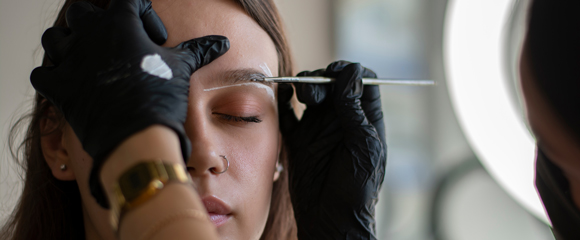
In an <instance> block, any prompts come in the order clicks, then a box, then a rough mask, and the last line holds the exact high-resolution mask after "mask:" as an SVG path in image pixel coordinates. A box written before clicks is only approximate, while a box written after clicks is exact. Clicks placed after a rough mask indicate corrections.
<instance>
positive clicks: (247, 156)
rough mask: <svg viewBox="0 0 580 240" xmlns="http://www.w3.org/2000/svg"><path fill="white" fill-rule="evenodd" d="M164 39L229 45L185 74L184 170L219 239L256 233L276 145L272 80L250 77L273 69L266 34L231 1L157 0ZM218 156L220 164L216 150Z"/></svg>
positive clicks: (269, 188)
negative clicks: (222, 40)
mask: <svg viewBox="0 0 580 240" xmlns="http://www.w3.org/2000/svg"><path fill="white" fill-rule="evenodd" d="M153 8H154V9H155V11H156V12H157V14H158V15H159V17H160V18H161V20H162V21H163V23H164V24H165V26H166V28H167V30H168V33H169V39H168V41H167V43H166V44H165V45H166V46H175V45H177V44H179V43H181V42H183V41H186V40H189V39H193V38H197V37H202V36H205V35H223V36H226V37H228V39H229V40H230V43H231V45H230V46H231V47H230V50H229V51H228V52H227V53H226V54H225V55H223V56H222V57H220V58H218V59H217V60H215V61H214V62H212V63H210V64H209V65H207V66H205V67H203V68H201V69H199V70H198V71H196V72H195V73H194V74H193V75H192V77H191V81H190V83H191V86H190V94H189V109H188V115H187V120H186V123H185V130H186V133H187V135H188V136H189V138H190V140H191V144H192V154H191V158H190V159H189V162H188V163H187V166H188V170H189V173H190V174H191V176H192V179H193V181H194V183H195V186H196V188H197V191H198V193H199V195H200V197H201V198H202V201H203V203H204V205H205V206H206V208H207V210H208V212H209V213H210V217H211V219H212V221H213V222H214V224H215V225H216V226H217V227H218V232H219V234H220V236H221V237H222V239H258V238H259V237H260V235H261V234H262V231H263V229H264V226H265V224H266V220H267V217H268V212H269V209H270V199H271V194H272V186H273V182H274V176H275V169H276V163H277V159H278V156H279V150H280V140H281V139H280V134H279V131H278V114H277V109H276V99H275V88H274V86H273V85H268V84H263V83H256V82H251V79H252V78H253V77H255V76H256V75H264V76H272V75H273V74H276V75H277V73H278V60H277V59H278V58H277V53H276V48H275V46H274V43H273V42H272V40H271V39H270V37H269V36H268V34H267V33H266V32H265V31H264V30H263V29H262V28H261V27H260V26H259V25H258V24H257V23H256V22H255V21H254V20H253V19H252V18H251V17H250V16H248V15H247V14H246V13H245V12H244V10H243V9H242V7H241V6H240V5H239V4H238V3H236V2H234V1H231V0H220V1H208V0H158V1H154V2H153ZM220 155H223V156H225V157H226V158H227V159H228V160H229V163H230V166H229V168H228V170H227V171H226V172H225V173H222V174H218V173H215V172H219V171H223V170H224V166H225V164H226V162H225V160H224V159H223V158H222V157H220Z"/></svg>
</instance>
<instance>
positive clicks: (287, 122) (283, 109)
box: [278, 83, 298, 136]
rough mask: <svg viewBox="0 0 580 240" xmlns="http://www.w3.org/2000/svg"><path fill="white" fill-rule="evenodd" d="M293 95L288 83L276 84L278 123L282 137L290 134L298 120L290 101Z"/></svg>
mask: <svg viewBox="0 0 580 240" xmlns="http://www.w3.org/2000/svg"><path fill="white" fill-rule="evenodd" d="M292 95H294V89H293V88H292V85H291V84H289V83H279V84H278V118H279V122H280V132H281V133H282V135H283V136H287V135H288V134H290V133H292V132H293V131H294V129H295V127H296V125H297V124H298V118H297V117H296V114H294V109H293V108H292V103H291V102H290V100H291V99H292Z"/></svg>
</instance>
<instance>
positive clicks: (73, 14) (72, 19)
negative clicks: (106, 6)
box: [65, 1, 103, 31]
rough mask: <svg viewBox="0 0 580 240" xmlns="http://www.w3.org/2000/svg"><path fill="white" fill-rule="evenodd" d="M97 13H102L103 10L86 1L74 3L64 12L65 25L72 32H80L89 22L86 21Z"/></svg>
mask: <svg viewBox="0 0 580 240" xmlns="http://www.w3.org/2000/svg"><path fill="white" fill-rule="evenodd" d="M97 11H103V9H101V8H99V7H97V6H95V5H93V4H92V3H89V2H86V1H79V2H75V3H73V4H72V5H70V7H69V8H68V10H67V11H66V16H65V17H66V23H67V25H68V27H69V28H70V29H72V30H73V31H82V30H84V29H85V25H86V23H88V22H89V21H88V20H87V19H88V18H90V17H91V16H93V14H94V13H95V12H97Z"/></svg>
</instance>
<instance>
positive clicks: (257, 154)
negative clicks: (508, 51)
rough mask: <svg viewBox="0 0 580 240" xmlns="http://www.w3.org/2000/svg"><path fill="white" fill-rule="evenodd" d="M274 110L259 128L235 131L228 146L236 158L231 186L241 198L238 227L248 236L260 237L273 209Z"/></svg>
mask: <svg viewBox="0 0 580 240" xmlns="http://www.w3.org/2000/svg"><path fill="white" fill-rule="evenodd" d="M273 110H274V111H272V114H271V115H273V116H276V117H272V116H271V117H270V119H268V120H266V119H263V122H262V123H259V124H257V126H258V125H259V126H260V127H257V128H256V129H252V130H247V131H244V133H243V134H232V133H231V132H230V133H229V134H227V135H225V136H224V137H226V138H227V139H228V141H227V142H226V144H225V146H228V149H227V151H228V152H229V153H231V154H232V156H233V157H234V158H233V159H235V160H233V161H232V164H233V165H232V170H234V171H232V172H231V173H230V176H231V178H232V179H231V180H232V181H231V182H229V183H230V184H232V187H233V188H232V189H233V190H234V191H235V192H236V194H235V195H236V196H235V197H236V198H237V199H239V200H240V202H239V204H240V208H239V209H243V214H241V215H240V218H239V224H240V225H239V227H240V229H243V231H244V232H245V234H243V235H245V236H247V237H249V238H252V237H250V236H259V234H261V232H262V231H263V229H264V226H265V224H266V220H267V217H268V213H269V209H270V200H271V196H272V186H273V182H274V180H273V176H274V171H275V166H276V161H277V160H278V140H279V139H278V133H279V131H278V118H277V115H276V114H274V112H275V109H273ZM228 188H229V187H228Z"/></svg>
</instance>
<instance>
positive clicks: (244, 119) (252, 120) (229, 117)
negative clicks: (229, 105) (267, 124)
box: [214, 113, 262, 123]
mask: <svg viewBox="0 0 580 240" xmlns="http://www.w3.org/2000/svg"><path fill="white" fill-rule="evenodd" d="M214 114H215V115H218V116H220V118H222V119H224V120H226V121H232V122H247V123H261V122H262V120H261V119H259V118H258V117H257V116H249V117H241V116H232V115H227V114H223V113H214Z"/></svg>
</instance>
